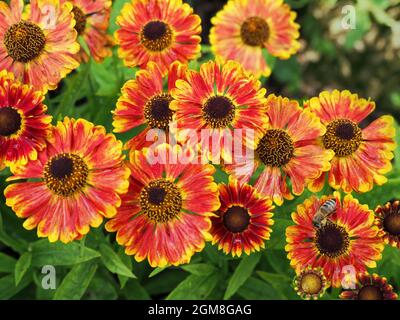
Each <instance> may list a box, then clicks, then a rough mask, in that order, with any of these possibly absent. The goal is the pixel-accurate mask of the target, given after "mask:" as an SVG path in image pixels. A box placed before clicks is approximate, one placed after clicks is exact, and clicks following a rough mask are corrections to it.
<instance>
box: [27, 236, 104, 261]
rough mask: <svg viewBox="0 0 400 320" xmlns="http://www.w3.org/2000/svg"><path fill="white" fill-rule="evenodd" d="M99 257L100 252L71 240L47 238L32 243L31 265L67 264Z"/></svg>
mask: <svg viewBox="0 0 400 320" xmlns="http://www.w3.org/2000/svg"><path fill="white" fill-rule="evenodd" d="M97 257H100V253H98V252H97V251H95V250H93V249H90V248H88V247H83V248H81V246H80V245H79V244H78V243H76V242H72V243H69V244H64V243H60V242H55V243H50V242H49V241H48V240H47V239H43V240H39V241H37V242H35V243H34V244H33V245H32V266H36V267H42V266H44V265H53V266H69V265H74V264H77V263H81V262H85V261H89V260H92V259H94V258H97Z"/></svg>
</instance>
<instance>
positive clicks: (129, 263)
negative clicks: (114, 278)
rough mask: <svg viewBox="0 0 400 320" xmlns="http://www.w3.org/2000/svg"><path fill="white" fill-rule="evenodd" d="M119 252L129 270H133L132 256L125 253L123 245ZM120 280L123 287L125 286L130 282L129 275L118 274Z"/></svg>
mask: <svg viewBox="0 0 400 320" xmlns="http://www.w3.org/2000/svg"><path fill="white" fill-rule="evenodd" d="M117 254H118V256H119V258H120V259H121V261H122V262H123V263H124V264H125V265H126V266H127V268H128V269H129V270H132V268H133V264H132V258H131V257H130V256H128V255H127V254H125V250H124V248H123V247H119V249H118V253H117ZM132 273H133V274H134V272H133V271H132ZM118 280H119V283H120V287H121V289H122V288H124V287H125V285H126V283H127V282H128V280H129V277H126V276H123V275H120V274H118Z"/></svg>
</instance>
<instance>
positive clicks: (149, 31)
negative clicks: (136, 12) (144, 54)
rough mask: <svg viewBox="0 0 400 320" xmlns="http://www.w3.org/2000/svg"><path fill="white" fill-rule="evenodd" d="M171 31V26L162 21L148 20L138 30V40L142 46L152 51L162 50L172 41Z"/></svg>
mask: <svg viewBox="0 0 400 320" xmlns="http://www.w3.org/2000/svg"><path fill="white" fill-rule="evenodd" d="M172 38H173V32H172V29H171V27H170V26H169V25H168V24H166V23H165V22H163V21H159V20H155V21H150V22H148V23H147V24H146V25H145V26H144V27H143V29H142V31H141V32H140V41H141V43H142V44H143V46H144V47H145V48H146V49H147V50H149V51H153V52H159V51H163V50H164V49H166V48H168V47H169V46H170V45H171V43H172Z"/></svg>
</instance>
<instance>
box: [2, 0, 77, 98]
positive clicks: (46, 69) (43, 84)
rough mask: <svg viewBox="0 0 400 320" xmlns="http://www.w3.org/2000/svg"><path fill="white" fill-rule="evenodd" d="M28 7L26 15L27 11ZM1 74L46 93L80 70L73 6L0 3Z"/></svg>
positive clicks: (51, 0)
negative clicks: (9, 72)
mask: <svg viewBox="0 0 400 320" xmlns="http://www.w3.org/2000/svg"><path fill="white" fill-rule="evenodd" d="M24 7H25V11H24ZM0 21H1V23H0V70H2V69H6V70H8V71H11V72H13V73H14V75H15V78H16V79H18V80H20V81H21V82H23V83H27V84H31V85H32V86H33V87H34V88H35V90H41V91H43V92H46V91H47V90H52V89H55V88H56V87H57V84H58V83H59V81H60V80H61V79H62V78H64V77H65V76H66V75H67V74H68V73H70V72H71V71H72V70H74V69H75V68H77V67H78V66H79V63H78V61H77V60H75V59H74V58H73V55H74V54H75V53H77V52H78V51H79V48H80V46H79V44H78V42H77V41H76V37H77V32H76V31H75V29H74V25H75V20H74V15H73V13H72V4H71V3H70V2H66V3H60V1H59V0H31V1H30V4H29V5H27V6H25V5H24V1H23V0H11V1H10V6H8V4H6V3H5V2H3V1H1V2H0Z"/></svg>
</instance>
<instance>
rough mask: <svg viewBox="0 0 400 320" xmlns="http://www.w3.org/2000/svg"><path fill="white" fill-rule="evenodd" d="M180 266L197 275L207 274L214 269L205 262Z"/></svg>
mask: <svg viewBox="0 0 400 320" xmlns="http://www.w3.org/2000/svg"><path fill="white" fill-rule="evenodd" d="M181 268H182V269H183V270H185V271H187V272H190V273H191V274H194V275H197V276H204V275H205V276H207V275H209V274H211V273H213V272H215V271H216V269H215V267H214V266H212V265H209V264H206V263H196V264H187V265H183V266H181Z"/></svg>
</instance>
